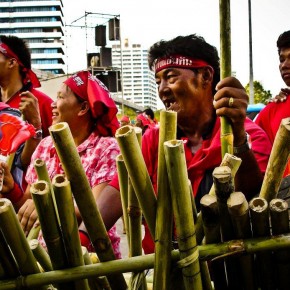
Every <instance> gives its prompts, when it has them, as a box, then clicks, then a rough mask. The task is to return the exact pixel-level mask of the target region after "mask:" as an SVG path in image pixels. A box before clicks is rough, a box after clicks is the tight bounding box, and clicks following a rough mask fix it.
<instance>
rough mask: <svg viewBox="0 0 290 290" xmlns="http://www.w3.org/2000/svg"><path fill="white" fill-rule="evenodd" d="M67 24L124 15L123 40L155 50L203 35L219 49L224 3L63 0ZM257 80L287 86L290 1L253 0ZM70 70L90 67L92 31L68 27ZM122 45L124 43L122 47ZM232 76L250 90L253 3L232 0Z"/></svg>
mask: <svg viewBox="0 0 290 290" xmlns="http://www.w3.org/2000/svg"><path fill="white" fill-rule="evenodd" d="M63 4H64V13H65V22H66V24H67V25H70V24H71V23H72V22H73V21H75V20H77V19H79V18H81V19H80V20H78V21H75V22H74V23H73V24H74V25H84V19H85V17H84V15H85V12H91V13H93V14H92V15H91V16H90V17H88V18H87V20H88V21H89V22H90V23H89V22H87V26H88V27H92V26H95V25H98V24H102V23H105V22H107V21H108V18H106V16H105V15H101V14H111V15H120V22H121V36H122V39H124V38H128V39H129V42H130V43H138V44H142V45H143V46H144V47H145V48H149V47H150V45H152V44H153V43H154V42H156V41H158V40H160V39H165V40H168V39H171V38H173V37H175V36H177V35H187V34H191V33H197V34H199V35H201V36H203V37H204V38H205V40H206V41H207V42H209V43H210V44H212V45H215V46H216V47H217V48H218V50H219V42H220V33H219V25H220V24H219V0H199V1H197V0H178V1H172V0H159V1H158V0H157V1H156V0H146V1H138V0H104V1H92V0H81V1H77V0H63ZM251 6H252V41H253V75H254V80H257V81H260V82H261V83H262V85H263V86H264V89H266V90H270V91H271V93H272V94H273V95H274V94H276V93H278V92H279V90H280V88H281V87H284V86H285V85H284V82H283V81H282V79H281V77H280V73H279V69H278V65H279V62H278V53H277V48H276V40H277V38H278V36H279V35H280V34H281V33H282V32H284V31H286V30H290V21H289V11H290V1H289V0H253V1H252V3H251ZM66 36H67V51H68V54H67V55H68V57H67V61H68V71H69V72H73V71H77V70H80V69H85V68H86V52H94V50H96V49H97V48H96V47H94V39H93V37H94V36H93V35H92V29H84V28H77V27H71V26H67V31H66ZM117 43H118V42H117ZM231 43H232V48H231V49H232V71H234V72H236V76H237V78H238V79H239V80H240V81H241V83H242V84H243V85H244V86H245V85H246V84H247V83H248V82H249V20H248V0H233V1H231Z"/></svg>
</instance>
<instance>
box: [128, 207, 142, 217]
mask: <svg viewBox="0 0 290 290" xmlns="http://www.w3.org/2000/svg"><path fill="white" fill-rule="evenodd" d="M127 210H128V215H129V216H131V217H135V218H137V217H140V216H141V214H142V211H141V208H140V207H138V206H129V207H128V209H127Z"/></svg>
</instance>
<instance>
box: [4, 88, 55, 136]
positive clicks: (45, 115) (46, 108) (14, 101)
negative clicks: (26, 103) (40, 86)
mask: <svg viewBox="0 0 290 290" xmlns="http://www.w3.org/2000/svg"><path fill="white" fill-rule="evenodd" d="M29 91H30V92H31V93H32V94H33V95H34V96H35V97H36V98H37V99H38V104H39V111H40V118H41V124H42V131H43V137H46V136H48V135H49V131H48V128H49V127H50V126H51V122H52V110H51V104H52V102H53V100H52V99H51V98H50V97H49V96H47V95H46V94H44V93H42V92H41V91H38V90H36V89H34V88H32V89H29ZM20 100H21V97H20V95H19V93H18V94H16V95H14V96H13V97H12V98H10V99H9V100H8V101H7V102H6V104H8V105H9V106H10V107H11V108H16V109H19V103H20Z"/></svg>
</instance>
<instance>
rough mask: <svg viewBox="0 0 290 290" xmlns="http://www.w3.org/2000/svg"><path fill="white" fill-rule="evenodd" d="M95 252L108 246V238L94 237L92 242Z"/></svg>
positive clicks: (103, 250)
mask: <svg viewBox="0 0 290 290" xmlns="http://www.w3.org/2000/svg"><path fill="white" fill-rule="evenodd" d="M92 244H93V246H94V248H95V250H96V252H97V253H98V252H105V251H107V250H108V248H109V247H110V245H111V243H110V241H109V240H108V239H102V238H100V239H96V240H95V241H94V242H93V243H92Z"/></svg>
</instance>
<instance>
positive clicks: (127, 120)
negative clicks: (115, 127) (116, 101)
mask: <svg viewBox="0 0 290 290" xmlns="http://www.w3.org/2000/svg"><path fill="white" fill-rule="evenodd" d="M120 121H121V122H130V118H129V117H128V116H123V117H122V118H121V120H120Z"/></svg>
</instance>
